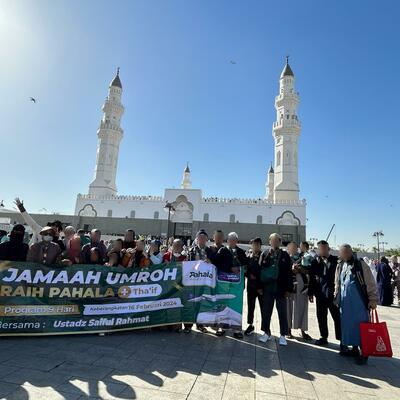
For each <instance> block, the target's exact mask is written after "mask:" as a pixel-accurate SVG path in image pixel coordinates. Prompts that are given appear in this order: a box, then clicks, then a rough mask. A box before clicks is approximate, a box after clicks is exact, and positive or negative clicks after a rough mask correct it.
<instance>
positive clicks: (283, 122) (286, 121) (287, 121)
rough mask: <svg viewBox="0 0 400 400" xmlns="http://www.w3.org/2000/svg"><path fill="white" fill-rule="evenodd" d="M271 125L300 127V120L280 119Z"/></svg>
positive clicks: (274, 126)
mask: <svg viewBox="0 0 400 400" xmlns="http://www.w3.org/2000/svg"><path fill="white" fill-rule="evenodd" d="M272 126H273V128H281V127H282V128H292V127H296V128H301V122H300V121H299V120H298V119H282V120H281V121H275V122H274V123H273V124H272Z"/></svg>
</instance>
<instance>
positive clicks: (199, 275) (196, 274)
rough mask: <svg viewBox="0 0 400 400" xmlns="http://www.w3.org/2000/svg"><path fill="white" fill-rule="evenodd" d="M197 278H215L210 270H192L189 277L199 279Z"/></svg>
mask: <svg viewBox="0 0 400 400" xmlns="http://www.w3.org/2000/svg"><path fill="white" fill-rule="evenodd" d="M197 278H208V279H212V278H213V274H212V273H211V272H210V271H205V272H201V271H198V272H195V271H191V272H190V274H189V279H197Z"/></svg>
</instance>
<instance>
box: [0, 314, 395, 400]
mask: <svg viewBox="0 0 400 400" xmlns="http://www.w3.org/2000/svg"><path fill="white" fill-rule="evenodd" d="M309 315H310V318H309V319H310V330H309V333H310V334H311V335H312V336H313V337H317V336H318V329H317V323H316V318H315V306H311V309H310V314H309ZM379 315H380V318H381V320H384V321H386V322H387V323H388V325H389V328H390V333H391V339H392V345H393V350H394V358H393V359H377V358H374V359H370V360H369V364H368V365H366V366H358V365H356V364H354V361H353V360H348V359H344V358H343V357H341V356H339V355H338V354H337V349H338V346H337V344H336V343H335V344H332V345H330V347H326V348H318V347H315V346H313V345H311V344H308V343H304V342H302V341H301V340H300V339H295V340H290V341H288V342H289V344H288V346H287V347H279V346H277V344H276V341H272V342H269V343H268V344H261V343H259V342H258V341H257V336H256V335H252V336H251V337H249V338H245V340H243V341H239V340H236V339H234V338H233V337H232V336H231V335H230V334H228V335H227V336H226V337H223V338H218V337H216V336H214V335H211V334H201V333H198V332H196V331H193V333H192V334H190V335H189V334H184V333H173V332H167V331H161V332H154V331H153V332H143V331H132V332H125V333H120V334H119V333H115V334H112V335H107V336H97V335H72V336H54V337H32V338H0V398H2V399H9V400H11V399H12V400H14V399H15V400H17V399H18V400H20V399H21V400H28V399H38V400H39V399H40V400H43V399H46V400H53V399H70V400H74V399H145V400H154V399H157V400H158V399H160V400H164V399H165V400H168V399H174V400H181V399H182V400H183V399H188V400H202V399H204V400H214V399H224V400H234V399H238V400H247V399H249V400H250V399H251V400H253V399H254V400H284V399H290V400H296V399H297V400H298V399H329V400H331V399H332V400H333V399H340V400H355V399H363V400H369V399H371V400H372V399H374V398H377V399H378V398H379V399H390V400H394V399H400V359H399V356H400V342H399V339H400V308H387V307H381V308H380V309H379ZM256 322H257V327H258V328H259V326H260V317H259V313H258V314H257V321H256ZM331 329H332V327H331ZM331 332H333V330H331ZM273 333H276V334H277V333H278V324H277V319H276V312H274V321H273Z"/></svg>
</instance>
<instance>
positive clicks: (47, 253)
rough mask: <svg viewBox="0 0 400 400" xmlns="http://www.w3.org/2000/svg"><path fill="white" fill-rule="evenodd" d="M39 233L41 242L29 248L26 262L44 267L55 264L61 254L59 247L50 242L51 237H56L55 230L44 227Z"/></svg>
mask: <svg viewBox="0 0 400 400" xmlns="http://www.w3.org/2000/svg"><path fill="white" fill-rule="evenodd" d="M39 233H40V235H41V237H42V240H41V241H40V242H38V243H34V244H33V245H32V246H31V247H30V249H29V251H28V256H27V258H26V261H29V262H36V263H41V264H46V265H50V264H55V263H56V262H57V260H58V257H59V255H60V254H61V249H60V246H59V245H58V244H57V243H54V242H52V240H53V237H54V236H56V231H55V229H54V228H52V227H51V226H45V227H44V228H43V229H42V230H41V231H40V232H39Z"/></svg>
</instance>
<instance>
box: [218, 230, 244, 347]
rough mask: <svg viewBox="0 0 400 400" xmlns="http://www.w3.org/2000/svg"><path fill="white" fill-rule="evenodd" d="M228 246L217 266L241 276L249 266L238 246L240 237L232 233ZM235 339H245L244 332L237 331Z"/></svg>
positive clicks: (219, 255)
mask: <svg viewBox="0 0 400 400" xmlns="http://www.w3.org/2000/svg"><path fill="white" fill-rule="evenodd" d="M227 242H228V245H227V246H226V247H221V248H220V249H219V250H218V253H217V255H216V256H215V265H216V267H217V270H218V271H223V272H229V273H234V274H240V269H241V268H243V267H245V266H247V265H248V258H247V256H246V252H245V251H244V250H243V249H241V248H240V247H239V246H238V242H239V236H238V234H237V233H236V232H231V233H229V234H228V237H227ZM233 335H234V336H235V338H237V339H243V332H242V331H241V330H240V331H235V332H234V333H233Z"/></svg>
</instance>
